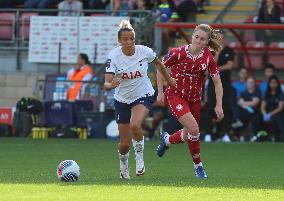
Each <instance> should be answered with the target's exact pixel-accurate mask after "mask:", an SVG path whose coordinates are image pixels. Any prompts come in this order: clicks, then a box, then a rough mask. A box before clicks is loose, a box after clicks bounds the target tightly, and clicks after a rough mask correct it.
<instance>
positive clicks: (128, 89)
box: [104, 20, 176, 179]
mask: <svg viewBox="0 0 284 201" xmlns="http://www.w3.org/2000/svg"><path fill="white" fill-rule="evenodd" d="M118 42H119V43H120V45H121V46H119V47H116V48H114V49H113V50H111V51H110V52H109V55H108V60H107V66H106V73H105V83H104V88H105V89H106V90H110V89H113V88H115V93H114V98H115V103H114V105H115V113H116V114H115V115H116V122H117V123H118V129H119V135H120V142H119V144H118V152H119V159H120V178H124V179H130V175H129V168H128V158H129V149H130V145H131V140H132V139H133V140H132V143H133V147H134V151H135V160H136V175H137V176H141V175H144V173H145V166H144V159H143V152H144V137H143V132H142V128H141V124H142V122H143V121H144V120H145V118H146V117H147V115H148V112H149V109H150V108H151V105H152V103H153V101H154V100H153V95H154V92H155V91H154V89H153V87H152V84H151V82H150V79H149V77H148V75H147V69H148V65H149V63H152V62H153V63H154V64H155V66H156V68H157V69H158V71H159V72H160V73H161V74H162V75H163V77H164V78H165V80H166V81H167V82H168V84H169V85H171V86H175V84H176V80H175V79H173V78H171V77H170V76H169V74H168V73H167V71H166V69H165V66H164V65H163V64H162V62H161V61H160V60H159V59H158V58H157V57H156V53H155V52H154V51H153V50H152V49H151V48H149V47H146V46H143V45H135V32H134V29H133V28H132V26H131V24H130V22H129V21H128V20H122V21H121V23H120V25H119V31H118Z"/></svg>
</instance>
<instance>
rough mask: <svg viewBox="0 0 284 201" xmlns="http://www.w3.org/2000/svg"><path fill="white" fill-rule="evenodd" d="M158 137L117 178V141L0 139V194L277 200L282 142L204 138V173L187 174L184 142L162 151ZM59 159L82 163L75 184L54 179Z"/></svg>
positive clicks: (282, 191)
mask: <svg viewBox="0 0 284 201" xmlns="http://www.w3.org/2000/svg"><path fill="white" fill-rule="evenodd" d="M157 144H158V141H154V142H146V146H145V163H146V174H145V175H144V176H143V177H137V176H135V161H134V156H133V155H134V152H133V150H131V153H130V154H131V157H130V171H131V177H132V178H131V180H130V181H121V180H120V179H119V171H118V170H119V163H118V156H117V142H116V141H111V140H87V141H80V140H77V139H47V140H32V139H15V138H14V139H12V138H0V162H1V163H0V165H1V166H0V167H1V169H0V201H22V200H24V201H34V200H40V201H51V200H52V201H65V200H66V201H67V200H68V201H70V200H71V201H92V200H94V201H100V200H102V201H108V200H113V201H117V200H135V201H140V200H143V201H148V200H153V201H157V200H162V201H168V200H178V201H182V200H194V201H199V200H208V201H213V200H221V201H223V200H224V201H227V200H230V201H263V200H273V201H274V200H275V201H278V200H284V144H277V143H274V144H273V143H263V144H252V143H243V144H239V143H232V144H222V143H203V144H202V159H203V163H204V165H205V169H206V171H207V174H208V176H209V178H208V179H207V180H198V179H196V178H195V176H194V173H193V167H192V162H191V158H190V156H189V154H188V151H187V145H186V144H183V145H172V147H171V148H170V149H169V150H168V152H167V153H166V155H165V156H164V157H163V158H158V157H157V156H156V155H155V149H156V146H157ZM65 159H73V160H75V161H76V162H77V163H78V164H79V165H80V167H81V178H80V181H79V182H76V183H62V182H59V181H58V180H57V177H56V167H57V165H58V164H59V162H60V161H62V160H65Z"/></svg>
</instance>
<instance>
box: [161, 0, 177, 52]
mask: <svg viewBox="0 0 284 201" xmlns="http://www.w3.org/2000/svg"><path fill="white" fill-rule="evenodd" d="M158 10H159V12H160V16H161V19H160V21H161V22H172V21H174V20H173V18H172V14H173V12H172V8H171V6H170V4H169V1H168V0H161V4H160V5H159V6H158ZM162 40H163V45H162V46H163V47H162V54H166V53H167V51H168V48H169V45H170V29H168V28H163V29H162Z"/></svg>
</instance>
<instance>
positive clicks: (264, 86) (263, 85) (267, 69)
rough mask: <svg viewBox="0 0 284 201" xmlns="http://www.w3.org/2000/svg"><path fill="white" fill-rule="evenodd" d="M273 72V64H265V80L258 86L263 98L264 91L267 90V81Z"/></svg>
mask: <svg viewBox="0 0 284 201" xmlns="http://www.w3.org/2000/svg"><path fill="white" fill-rule="evenodd" d="M274 70H275V67H274V65H273V64H266V65H265V67H264V76H265V79H264V80H262V82H261V84H260V91H261V96H262V97H264V95H265V93H266V90H267V81H268V79H269V78H270V77H271V76H272V75H274Z"/></svg>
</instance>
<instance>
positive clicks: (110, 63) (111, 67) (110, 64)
mask: <svg viewBox="0 0 284 201" xmlns="http://www.w3.org/2000/svg"><path fill="white" fill-rule="evenodd" d="M107 58H108V59H107V61H106V73H110V74H115V72H116V68H115V64H114V57H113V54H112V52H110V53H109V54H108V57H107Z"/></svg>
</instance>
